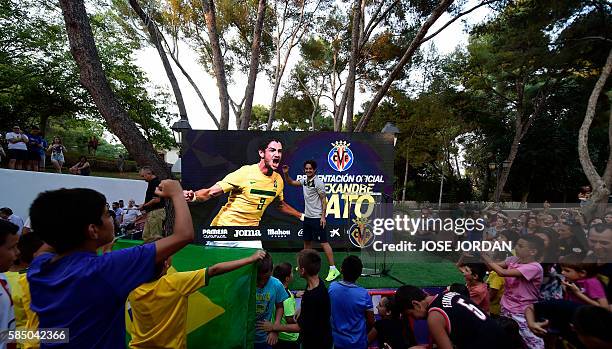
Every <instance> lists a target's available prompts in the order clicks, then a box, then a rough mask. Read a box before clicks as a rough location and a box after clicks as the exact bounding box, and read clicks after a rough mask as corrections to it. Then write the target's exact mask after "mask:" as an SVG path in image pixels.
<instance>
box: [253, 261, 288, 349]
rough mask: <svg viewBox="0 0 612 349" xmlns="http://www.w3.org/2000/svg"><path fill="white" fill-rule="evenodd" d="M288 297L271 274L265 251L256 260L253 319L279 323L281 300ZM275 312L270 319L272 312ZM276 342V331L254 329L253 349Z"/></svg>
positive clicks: (278, 281)
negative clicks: (262, 256) (260, 257)
mask: <svg viewBox="0 0 612 349" xmlns="http://www.w3.org/2000/svg"><path fill="white" fill-rule="evenodd" d="M287 298H289V296H288V295H287V291H285V287H284V286H283V284H282V282H280V280H278V279H277V278H275V277H274V276H272V256H270V254H268V253H266V255H265V257H264V258H263V259H262V260H260V261H259V262H257V291H256V293H255V302H256V303H255V320H256V321H257V322H260V321H274V324H276V325H280V321H281V318H282V317H283V314H284V313H285V308H284V307H283V302H284V301H285V299H287ZM273 313H274V314H275V316H274V320H272V314H273ZM277 342H278V332H266V331H263V330H261V329H256V330H255V349H271V348H272V346H273V345H276V343H277Z"/></svg>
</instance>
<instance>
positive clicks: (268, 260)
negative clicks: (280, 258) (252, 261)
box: [257, 252, 272, 275]
mask: <svg viewBox="0 0 612 349" xmlns="http://www.w3.org/2000/svg"><path fill="white" fill-rule="evenodd" d="M271 271H272V256H271V255H270V254H269V253H268V252H266V255H265V256H264V258H262V259H260V260H258V261H257V274H259V275H261V274H267V273H269V272H271Z"/></svg>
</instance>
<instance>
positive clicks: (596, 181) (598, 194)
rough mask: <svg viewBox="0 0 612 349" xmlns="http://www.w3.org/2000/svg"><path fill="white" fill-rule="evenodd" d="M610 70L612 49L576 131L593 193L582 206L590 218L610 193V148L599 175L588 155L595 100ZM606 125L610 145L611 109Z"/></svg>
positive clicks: (611, 167)
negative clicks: (604, 167) (605, 162)
mask: <svg viewBox="0 0 612 349" xmlns="http://www.w3.org/2000/svg"><path fill="white" fill-rule="evenodd" d="M611 70H612V50H610V52H609V53H608V59H607V60H606V64H605V65H604V67H603V69H602V71H601V75H600V76H599V79H598V80H597V83H596V84H595V87H594V88H593V92H591V96H590V97H589V103H588V104H587V110H586V115H585V116H584V121H583V122H582V126H580V131H579V132H578V156H579V158H580V164H581V165H582V170H583V171H584V174H585V175H586V177H587V179H588V180H589V183H590V184H591V188H593V194H592V195H591V204H590V205H588V206H586V207H584V208H583V210H584V213H585V215H586V216H587V219H591V218H592V217H594V216H595V215H598V214H601V213H603V212H605V209H606V207H607V204H608V196H609V195H610V186H611V185H612V183H611V182H612V163H611V162H612V161H611V160H612V148H611V149H610V154H609V155H608V164H607V166H606V170H605V172H604V176H603V177H600V176H599V174H598V173H597V169H596V168H595V166H594V165H593V162H592V161H591V157H590V155H589V129H590V128H591V123H592V122H593V118H594V117H595V110H596V107H597V100H598V99H599V95H600V94H601V90H602V89H603V88H604V85H605V83H606V80H607V79H608V76H609V75H610V71H611ZM609 123H610V124H609V125H608V137H609V143H610V144H611V145H612V111H611V113H610V121H609Z"/></svg>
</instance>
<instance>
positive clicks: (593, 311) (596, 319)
mask: <svg viewBox="0 0 612 349" xmlns="http://www.w3.org/2000/svg"><path fill="white" fill-rule="evenodd" d="M572 323H573V324H574V329H575V330H576V332H577V333H578V334H580V335H582V336H589V337H595V338H598V339H600V340H602V341H604V342H606V343H612V332H611V331H610V328H612V312H610V311H609V310H607V309H604V308H601V307H597V306H593V305H587V306H584V307H580V308H578V310H577V311H576V313H575V314H574V319H573V321H572Z"/></svg>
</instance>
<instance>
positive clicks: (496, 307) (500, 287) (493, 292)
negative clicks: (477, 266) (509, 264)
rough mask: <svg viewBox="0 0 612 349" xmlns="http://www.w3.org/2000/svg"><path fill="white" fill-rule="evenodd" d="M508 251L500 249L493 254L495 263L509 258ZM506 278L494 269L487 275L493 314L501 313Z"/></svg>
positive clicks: (490, 307)
mask: <svg viewBox="0 0 612 349" xmlns="http://www.w3.org/2000/svg"><path fill="white" fill-rule="evenodd" d="M508 257H509V256H508V252H502V251H499V252H497V253H495V254H494V255H493V260H494V261H495V263H501V262H503V261H505V260H506V258H508ZM504 283H505V281H504V278H503V277H501V276H499V275H497V273H496V272H495V271H494V270H491V271H490V272H489V276H488V277H487V286H488V291H489V312H490V313H491V315H499V314H500V313H501V304H500V302H501V297H502V295H503V294H504Z"/></svg>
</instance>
